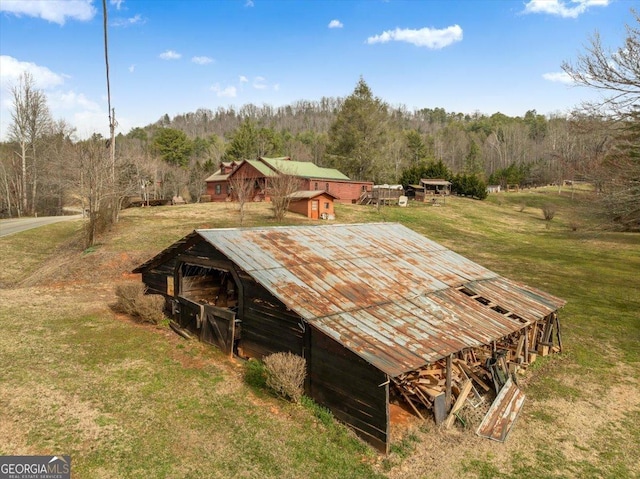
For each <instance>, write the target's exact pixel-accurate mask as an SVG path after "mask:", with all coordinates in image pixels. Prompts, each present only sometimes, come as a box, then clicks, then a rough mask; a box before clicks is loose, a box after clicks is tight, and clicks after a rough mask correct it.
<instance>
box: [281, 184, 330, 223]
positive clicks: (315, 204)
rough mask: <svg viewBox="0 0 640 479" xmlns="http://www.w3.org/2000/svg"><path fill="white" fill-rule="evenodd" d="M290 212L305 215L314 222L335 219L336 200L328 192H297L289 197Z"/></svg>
mask: <svg viewBox="0 0 640 479" xmlns="http://www.w3.org/2000/svg"><path fill="white" fill-rule="evenodd" d="M288 198H289V211H291V212H293V213H299V214H301V215H305V216H306V217H307V218H311V219H312V220H317V219H324V220H326V219H334V218H335V212H334V210H333V202H334V200H335V199H336V197H335V195H332V194H331V193H329V192H328V191H313V190H310V191H296V192H295V193H292V194H290V195H289V196H288Z"/></svg>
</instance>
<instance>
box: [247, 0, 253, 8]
mask: <svg viewBox="0 0 640 479" xmlns="http://www.w3.org/2000/svg"><path fill="white" fill-rule="evenodd" d="M254 5H255V4H254V3H253V0H247V1H246V2H245V4H244V6H245V7H249V8H251V7H253V6H254Z"/></svg>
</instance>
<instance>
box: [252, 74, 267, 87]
mask: <svg viewBox="0 0 640 479" xmlns="http://www.w3.org/2000/svg"><path fill="white" fill-rule="evenodd" d="M266 81H267V79H266V78H265V77H255V78H254V79H253V88H255V89H256V90H264V89H265V88H267V83H266Z"/></svg>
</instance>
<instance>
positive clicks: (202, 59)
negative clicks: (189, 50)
mask: <svg viewBox="0 0 640 479" xmlns="http://www.w3.org/2000/svg"><path fill="white" fill-rule="evenodd" d="M191 61H192V62H193V63H197V64H198V65H207V64H209V63H211V62H213V58H209V57H193V58H192V59H191Z"/></svg>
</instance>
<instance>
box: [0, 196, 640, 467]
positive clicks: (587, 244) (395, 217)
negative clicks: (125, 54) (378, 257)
mask: <svg viewBox="0 0 640 479" xmlns="http://www.w3.org/2000/svg"><path fill="white" fill-rule="evenodd" d="M589 195H590V193H589V192H588V191H578V192H575V193H574V194H573V195H572V193H571V192H570V191H563V192H562V194H558V191H557V190H552V189H539V190H533V191H528V192H521V193H508V194H504V193H503V194H498V195H492V196H490V198H489V199H488V200H486V201H484V202H478V201H473V200H469V199H464V198H449V199H447V202H446V204H445V205H444V206H441V207H434V206H427V205H423V204H415V203H411V204H410V205H409V207H407V208H397V207H385V208H382V209H381V210H377V209H376V208H375V207H371V206H356V205H339V206H338V207H337V208H336V216H337V219H338V221H340V222H372V221H394V222H400V223H402V224H404V225H406V226H408V227H410V228H412V229H414V230H416V231H418V232H420V233H422V234H424V235H425V236H428V237H429V238H431V239H433V240H435V241H438V242H440V243H442V244H443V245H445V246H447V247H449V248H451V249H453V250H454V251H457V252H459V253H461V254H463V255H465V256H467V257H469V258H470V259H472V260H474V261H476V262H478V263H480V264H482V265H484V266H486V267H488V268H490V269H492V270H495V271H497V272H499V273H501V274H503V275H505V276H507V277H510V278H512V279H515V280H519V281H522V282H525V283H527V284H530V285H531V286H535V287H539V288H541V289H544V290H546V291H548V292H550V293H552V294H555V295H557V296H560V297H562V298H564V299H566V300H567V301H568V303H567V306H566V307H565V308H564V309H563V310H562V311H561V313H560V318H561V322H562V323H561V325H562V327H563V340H564V346H565V350H566V351H565V353H564V354H562V355H560V356H555V357H553V358H550V359H546V358H545V359H544V360H542V361H538V362H537V363H536V364H535V367H533V368H530V369H529V371H527V374H526V375H525V377H524V378H523V381H522V382H523V384H524V386H523V387H524V389H525V392H526V394H527V400H526V402H525V407H524V410H523V412H522V414H521V416H520V417H519V418H518V421H517V422H516V425H515V428H514V429H513V431H512V432H511V434H510V436H509V438H508V440H507V442H506V443H504V444H499V443H494V442H491V441H488V440H486V439H481V438H478V437H476V436H475V435H474V433H473V431H469V430H463V429H462V428H456V429H454V430H451V431H448V432H445V431H440V430H438V429H437V428H436V427H435V426H434V425H433V424H431V423H430V422H427V423H420V422H419V421H413V422H411V423H410V424H409V425H407V426H406V427H405V428H403V429H402V431H398V432H397V434H396V433H394V438H395V439H394V444H393V447H392V453H391V454H390V455H389V456H387V457H381V456H379V455H378V454H376V453H375V452H373V451H372V450H371V449H370V448H369V447H368V446H366V445H364V444H363V443H361V442H360V441H359V440H358V439H356V438H355V436H354V435H353V434H352V433H351V432H350V431H349V430H348V429H347V428H345V427H343V426H341V425H339V424H337V423H336V422H335V421H333V420H332V419H331V418H330V416H329V415H328V414H327V413H326V411H324V410H323V409H321V408H318V407H316V406H314V405H313V404H310V403H308V402H306V403H305V404H304V405H293V404H290V403H286V402H284V401H281V400H278V399H276V398H274V397H272V396H271V395H269V394H268V393H266V392H265V391H264V390H263V389H262V388H260V387H256V385H255V384H254V382H253V381H247V380H246V379H245V371H246V370H247V364H245V363H243V362H241V361H239V360H230V359H228V358H226V357H224V356H223V355H222V354H221V353H219V352H218V351H217V350H216V349H214V348H212V347H209V346H206V345H203V344H200V343H198V342H193V341H192V342H188V341H184V340H182V339H181V338H179V337H178V336H176V335H175V334H173V333H172V332H170V331H169V330H168V329H167V328H163V327H152V326H148V325H140V324H137V323H135V322H133V321H131V320H130V319H129V318H127V317H124V316H121V315H117V314H115V313H114V312H113V311H112V310H111V309H110V307H109V305H110V304H112V303H113V302H114V299H115V297H114V284H116V283H118V282H120V281H134V280H137V278H133V277H131V275H130V274H129V271H130V270H131V269H132V268H133V267H135V266H137V265H138V264H140V263H141V262H143V261H145V260H146V259H148V258H149V257H151V256H152V255H154V254H155V253H157V252H158V251H159V250H161V249H163V248H165V247H166V246H168V245H170V244H171V243H172V242H174V241H175V240H177V239H179V238H180V237H182V236H184V235H185V234H187V233H189V232H190V231H192V230H193V229H195V228H214V227H236V226H238V213H237V211H236V209H235V205H233V204H227V203H222V204H202V205H185V206H176V207H163V208H136V209H129V210H125V211H123V213H122V219H121V221H120V223H119V224H118V225H117V226H116V227H115V228H114V230H113V231H111V232H110V233H108V234H107V235H105V236H104V238H101V240H100V241H101V243H100V244H98V245H96V246H95V247H93V248H91V249H90V250H85V251H82V248H81V247H80V246H79V244H80V241H79V237H80V234H81V232H80V228H81V222H80V221H76V222H69V223H57V224H54V225H50V226H46V227H42V228H39V229H36V230H31V231H27V232H23V233H20V234H16V235H12V236H10V237H6V238H1V239H0V256H1V257H2V258H3V259H2V265H3V268H1V270H0V287H1V288H2V289H0V327H1V328H2V332H3V334H2V335H0V408H1V410H2V415H1V416H0V454H12V455H28V454H69V455H71V456H72V469H73V473H74V477H76V478H111V477H118V478H120V477H131V478H137V477H149V478H155V477H157V478H163V477H175V478H183V477H184V478H187V477H193V478H201V477H225V478H229V477H246V478H254V477H255V478H280V477H284V478H303V477H304V478H307V477H309V478H313V477H318V478H333V477H335V478H352V477H353V478H360V477H363V478H366V477H389V478H404V479H409V478H422V477H427V478H431V477H434V478H437V477H441V478H450V477H471V478H494V477H497V478H516V477H518V478H522V477H549V478H556V477H557V478H560V477H580V478H590V477H593V478H600V477H610V478H625V477H629V478H633V477H638V476H639V475H640V468H639V467H638V462H637V451H638V450H640V426H639V424H640V388H639V384H640V373H639V370H640V368H639V367H638V366H639V362H640V347H639V344H640V313H639V311H640V293H639V291H640V275H639V274H638V273H639V272H640V236H638V235H632V234H623V233H615V232H603V231H601V229H600V228H599V221H600V220H599V219H598V218H597V217H596V216H595V215H594V214H593V213H592V212H591V209H590V204H591V203H590V201H591V199H590V196H589ZM547 204H553V205H554V206H555V209H556V215H555V217H554V218H553V219H552V220H551V221H549V222H547V221H545V220H544V217H543V214H542V211H541V207H542V206H544V205H547ZM247 209H248V211H247V215H246V218H245V225H247V226H252V225H275V224H276V223H275V222H274V220H272V219H270V218H269V210H268V205H265V204H249V205H248V208H247ZM309 222H310V220H307V219H305V218H302V217H298V216H296V215H290V216H288V217H287V218H285V224H309Z"/></svg>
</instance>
